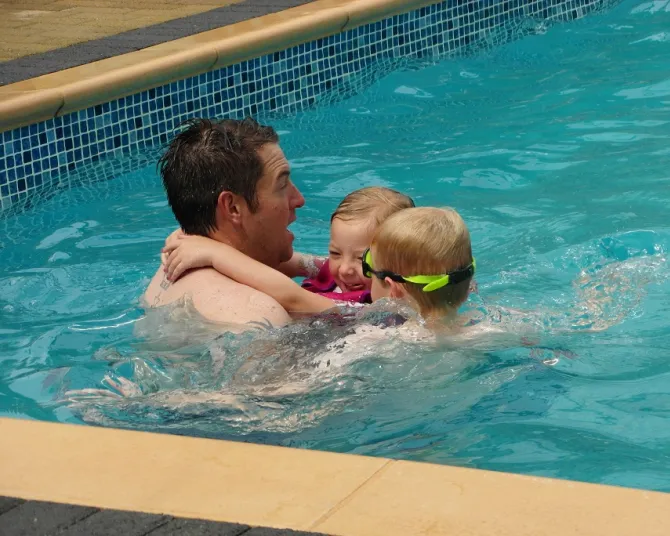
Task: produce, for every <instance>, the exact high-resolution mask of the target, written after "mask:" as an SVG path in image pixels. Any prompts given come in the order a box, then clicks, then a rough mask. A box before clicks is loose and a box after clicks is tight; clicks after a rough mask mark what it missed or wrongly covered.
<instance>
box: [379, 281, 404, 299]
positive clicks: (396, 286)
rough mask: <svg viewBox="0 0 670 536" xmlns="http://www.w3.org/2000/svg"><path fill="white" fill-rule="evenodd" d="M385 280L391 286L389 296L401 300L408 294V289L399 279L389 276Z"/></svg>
mask: <svg viewBox="0 0 670 536" xmlns="http://www.w3.org/2000/svg"><path fill="white" fill-rule="evenodd" d="M384 281H385V282H386V284H387V285H388V286H389V287H390V290H389V298H394V299H396V300H399V299H403V298H404V297H405V296H407V291H406V290H405V289H404V288H403V286H402V285H401V284H400V283H398V282H397V281H393V280H392V279H390V278H388V277H387V278H386V279H385V280H384Z"/></svg>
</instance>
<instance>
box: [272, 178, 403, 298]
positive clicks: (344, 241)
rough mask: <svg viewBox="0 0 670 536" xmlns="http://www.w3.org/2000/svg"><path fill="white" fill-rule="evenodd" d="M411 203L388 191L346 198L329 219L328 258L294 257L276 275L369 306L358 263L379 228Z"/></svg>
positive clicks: (376, 189)
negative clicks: (300, 280) (387, 219)
mask: <svg viewBox="0 0 670 536" xmlns="http://www.w3.org/2000/svg"><path fill="white" fill-rule="evenodd" d="M413 206H414V201H412V199H411V198H410V197H408V196H406V195H404V194H401V193H400V192H397V191H395V190H392V189H390V188H384V187H378V186H372V187H367V188H361V189H360V190H356V191H354V192H351V193H350V194H349V195H347V196H346V197H345V198H344V199H343V200H342V202H341V203H340V204H339V205H338V207H337V208H336V209H335V212H333V215H332V216H331V217H330V243H329V246H328V257H327V258H319V257H314V256H311V255H305V254H303V253H295V254H294V255H293V258H292V259H291V260H290V261H288V262H286V263H284V264H282V265H281V266H280V267H279V271H280V272H282V273H283V274H285V275H287V276H289V277H305V278H306V279H305V280H304V281H303V282H302V287H303V288H305V289H307V290H309V291H310V292H313V293H316V294H320V295H322V296H325V297H327V298H331V299H333V300H337V301H346V302H354V303H370V301H371V300H370V285H371V281H370V279H368V278H366V277H364V276H363V271H362V267H361V266H362V263H361V259H362V256H363V253H364V252H365V250H366V249H367V248H368V247H369V246H370V242H371V241H372V236H373V235H374V233H375V231H376V230H377V228H378V227H379V225H380V224H381V223H382V222H383V221H384V220H386V218H388V217H389V216H390V215H392V214H394V213H396V212H398V211H399V210H402V209H405V208H410V207H413Z"/></svg>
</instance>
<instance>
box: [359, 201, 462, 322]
mask: <svg viewBox="0 0 670 536" xmlns="http://www.w3.org/2000/svg"><path fill="white" fill-rule="evenodd" d="M372 247H373V248H374V252H373V253H374V255H373V257H372V262H373V268H374V269H375V270H390V271H392V272H395V273H397V274H399V275H403V276H412V275H441V274H446V273H448V272H453V271H456V270H460V269H463V268H467V267H468V266H469V265H470V264H472V246H471V244H470V232H469V231H468V228H467V226H466V225H465V222H464V221H463V218H461V216H460V215H459V214H458V212H456V211H455V210H454V209H451V208H430V207H420V208H408V209H406V210H401V211H400V212H397V213H396V214H393V215H392V216H389V218H388V219H387V220H386V221H385V222H384V223H382V224H381V226H380V227H379V229H378V230H377V233H376V234H375V236H374V238H373V240H372ZM471 279H472V278H471V277H470V278H468V279H467V280H465V281H462V282H460V283H457V284H455V285H446V286H444V287H442V288H439V289H437V290H434V291H432V292H423V285H418V284H414V283H403V284H402V285H403V286H404V287H405V289H406V290H407V292H408V294H409V295H410V296H412V298H414V299H415V300H416V301H417V303H418V304H419V307H420V309H421V312H422V313H426V312H429V311H431V310H435V309H444V308H445V307H456V308H457V307H459V306H460V305H462V304H463V302H465V300H467V298H468V294H469V291H470V281H471Z"/></svg>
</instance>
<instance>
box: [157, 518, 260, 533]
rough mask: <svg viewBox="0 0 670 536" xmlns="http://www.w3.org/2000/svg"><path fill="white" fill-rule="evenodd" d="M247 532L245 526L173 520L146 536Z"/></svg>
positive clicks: (247, 528)
mask: <svg viewBox="0 0 670 536" xmlns="http://www.w3.org/2000/svg"><path fill="white" fill-rule="evenodd" d="M248 530H249V527H247V526H246V525H237V524H235V523H218V522H216V521H200V520H197V519H176V518H173V519H171V520H170V521H168V522H167V523H166V524H165V525H162V526H161V527H158V528H157V529H155V530H152V531H151V532H150V533H149V534H148V535H147V536H176V535H179V536H240V535H241V534H245V535H246V534H248V532H247V531H248Z"/></svg>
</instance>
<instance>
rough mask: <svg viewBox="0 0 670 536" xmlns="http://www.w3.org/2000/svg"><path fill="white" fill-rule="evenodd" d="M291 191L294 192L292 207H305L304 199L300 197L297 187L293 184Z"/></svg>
mask: <svg viewBox="0 0 670 536" xmlns="http://www.w3.org/2000/svg"><path fill="white" fill-rule="evenodd" d="M293 189H294V190H295V195H294V196H293V207H294V208H302V207H303V206H305V198H304V197H303V196H302V194H301V193H300V190H298V187H297V186H296V185H295V184H293Z"/></svg>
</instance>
